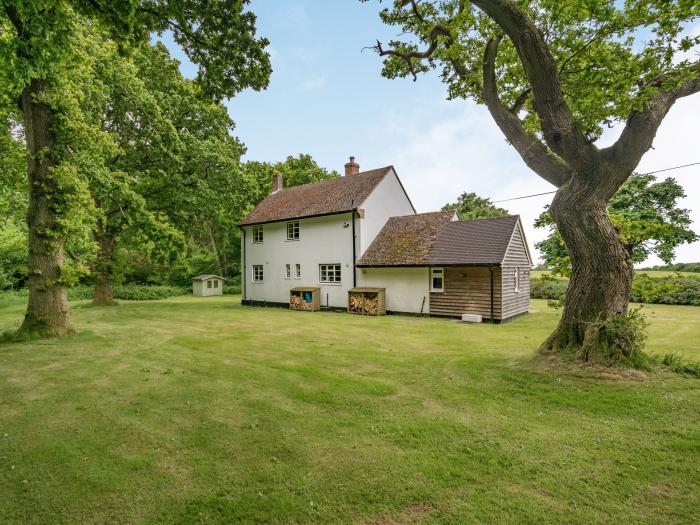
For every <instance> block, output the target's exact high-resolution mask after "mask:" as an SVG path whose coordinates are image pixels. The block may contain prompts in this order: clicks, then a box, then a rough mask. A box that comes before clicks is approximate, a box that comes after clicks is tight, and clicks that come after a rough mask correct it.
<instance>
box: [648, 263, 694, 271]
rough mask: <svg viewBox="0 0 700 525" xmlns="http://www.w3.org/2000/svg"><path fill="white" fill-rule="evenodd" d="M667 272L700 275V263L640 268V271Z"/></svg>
mask: <svg viewBox="0 0 700 525" xmlns="http://www.w3.org/2000/svg"><path fill="white" fill-rule="evenodd" d="M645 270H646V271H655V272H656V271H669V272H689V273H700V263H697V262H688V263H675V264H663V265H656V266H651V267H648V268H642V269H641V270H640V271H645Z"/></svg>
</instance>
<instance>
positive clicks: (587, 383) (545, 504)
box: [0, 296, 700, 525]
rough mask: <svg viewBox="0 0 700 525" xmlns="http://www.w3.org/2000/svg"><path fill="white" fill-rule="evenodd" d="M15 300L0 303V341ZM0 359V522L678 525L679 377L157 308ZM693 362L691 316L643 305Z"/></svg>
mask: <svg viewBox="0 0 700 525" xmlns="http://www.w3.org/2000/svg"><path fill="white" fill-rule="evenodd" d="M24 301H25V299H24V298H6V299H5V300H2V301H0V331H2V330H9V329H15V328H17V326H19V323H20V322H21V320H22V314H23V311H24ZM72 308H73V316H74V319H75V322H76V325H77V327H78V328H79V329H80V331H81V333H80V335H78V336H76V337H73V338H68V339H60V340H40V341H35V342H28V343H16V344H4V345H0V523H2V524H3V525H5V524H10V523H12V524H14V523H22V524H25V523H37V524H44V523H51V524H58V523H66V524H73V523H295V524H307V523H308V524H324V523H333V524H335V523H342V524H345V523H349V524H356V525H371V524H386V525H393V524H409V523H413V524H418V523H423V524H428V523H430V524H437V523H454V524H462V523H538V524H539V523H542V524H547V523H552V524H555V523H556V524H558V523H586V524H589V523H693V522H697V517H698V508H700V492H699V491H698V486H700V469H699V468H698V443H700V427H699V426H698V414H699V413H700V380H698V379H692V378H688V377H683V376H679V375H677V374H672V373H670V372H665V371H655V372H652V373H649V374H647V375H646V377H645V378H643V379H640V378H639V377H638V375H635V374H631V375H626V374H619V373H618V372H616V371H615V370H611V371H610V372H609V373H607V375H606V377H600V376H594V375H592V374H591V373H590V372H587V371H585V370H580V369H573V370H571V369H561V368H553V369H552V368H548V365H546V364H545V363H542V362H537V361H533V359H532V357H533V355H534V353H535V350H536V349H537V346H538V345H539V344H540V343H541V341H542V340H543V339H544V338H545V337H546V335H547V334H548V333H549V332H550V331H551V330H552V329H553V328H554V326H555V324H556V322H557V320H558V317H559V315H561V310H555V309H552V308H549V307H548V306H547V303H546V301H537V300H536V301H533V302H532V310H533V311H532V313H531V314H530V315H527V316H525V317H523V318H521V319H518V320H516V321H513V322H511V323H507V324H504V325H489V324H480V325H464V324H460V323H457V322H454V321H452V320H447V319H422V318H415V317H402V316H388V317H380V318H377V317H362V316H356V315H351V314H344V313H326V312H292V311H289V310H285V309H277V308H250V307H242V306H241V305H240V297H235V296H224V297H213V298H193V297H177V298H171V299H167V300H160V301H148V302H136V301H130V302H123V303H122V304H120V305H119V306H115V307H107V308H96V307H93V306H92V305H90V304H89V303H88V302H87V301H82V302H73V303H72ZM644 311H645V312H646V315H647V317H648V319H649V321H650V329H649V343H648V349H649V351H650V352H652V353H659V354H663V353H666V352H676V353H679V354H685V356H686V357H688V358H691V359H695V360H698V359H700V307H693V306H666V305H650V306H645V307H644Z"/></svg>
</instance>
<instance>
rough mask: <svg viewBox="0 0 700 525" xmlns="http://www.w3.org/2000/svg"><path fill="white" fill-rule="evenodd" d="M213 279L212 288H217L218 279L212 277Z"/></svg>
mask: <svg viewBox="0 0 700 525" xmlns="http://www.w3.org/2000/svg"><path fill="white" fill-rule="evenodd" d="M212 280H213V281H214V286H213V287H214V288H215V289H218V288H219V280H218V279H212Z"/></svg>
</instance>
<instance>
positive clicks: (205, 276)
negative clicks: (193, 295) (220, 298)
mask: <svg viewBox="0 0 700 525" xmlns="http://www.w3.org/2000/svg"><path fill="white" fill-rule="evenodd" d="M213 278H216V279H223V280H226V278H225V277H221V276H220V275H213V274H209V273H203V274H202V275H197V276H195V277H192V280H193V281H207V280H209V279H213Z"/></svg>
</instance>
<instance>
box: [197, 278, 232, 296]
mask: <svg viewBox="0 0 700 525" xmlns="http://www.w3.org/2000/svg"><path fill="white" fill-rule="evenodd" d="M224 280H225V279H224V278H223V277H221V276H219V275H209V274H204V275H197V276H196V277H192V295H194V296H195V297H208V296H210V295H223V294H224Z"/></svg>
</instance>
